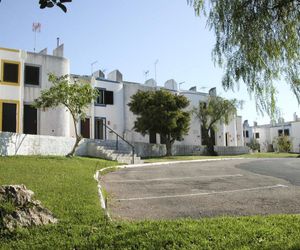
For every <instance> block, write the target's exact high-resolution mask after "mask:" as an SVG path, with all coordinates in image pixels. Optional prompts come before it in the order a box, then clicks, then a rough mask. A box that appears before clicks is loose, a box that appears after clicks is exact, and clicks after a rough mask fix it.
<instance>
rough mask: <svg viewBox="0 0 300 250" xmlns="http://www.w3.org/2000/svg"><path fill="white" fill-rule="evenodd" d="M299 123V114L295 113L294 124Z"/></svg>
mask: <svg viewBox="0 0 300 250" xmlns="http://www.w3.org/2000/svg"><path fill="white" fill-rule="evenodd" d="M297 121H298V116H297V113H296V112H295V113H294V122H297Z"/></svg>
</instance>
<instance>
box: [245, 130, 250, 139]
mask: <svg viewBox="0 0 300 250" xmlns="http://www.w3.org/2000/svg"><path fill="white" fill-rule="evenodd" d="M246 138H249V131H248V130H246Z"/></svg>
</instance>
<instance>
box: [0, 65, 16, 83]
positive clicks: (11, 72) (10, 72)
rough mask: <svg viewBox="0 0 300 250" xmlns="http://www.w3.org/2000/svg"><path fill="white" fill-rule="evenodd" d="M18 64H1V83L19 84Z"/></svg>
mask: <svg viewBox="0 0 300 250" xmlns="http://www.w3.org/2000/svg"><path fill="white" fill-rule="evenodd" d="M19 67H20V65H19V63H13V62H3V79H2V80H3V82H6V83H14V84H18V83H19Z"/></svg>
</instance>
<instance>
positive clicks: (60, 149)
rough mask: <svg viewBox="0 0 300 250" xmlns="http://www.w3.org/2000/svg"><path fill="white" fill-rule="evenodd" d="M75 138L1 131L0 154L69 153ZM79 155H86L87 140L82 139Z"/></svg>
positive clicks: (58, 154) (78, 150)
mask: <svg viewBox="0 0 300 250" xmlns="http://www.w3.org/2000/svg"><path fill="white" fill-rule="evenodd" d="M74 143H75V138H68V137H56V136H44V135H25V134H15V133H9V132H2V133H0V155H2V156H8V155H56V156H63V155H67V154H68V153H69V152H70V151H71V149H72V147H73V145H74ZM76 154H77V155H86V141H85V140H82V141H81V143H80V145H79V147H78V149H77V150H76Z"/></svg>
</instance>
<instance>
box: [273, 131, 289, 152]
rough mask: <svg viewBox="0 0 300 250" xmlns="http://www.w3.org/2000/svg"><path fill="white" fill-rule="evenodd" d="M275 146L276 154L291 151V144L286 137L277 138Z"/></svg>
mask: <svg viewBox="0 0 300 250" xmlns="http://www.w3.org/2000/svg"><path fill="white" fill-rule="evenodd" d="M275 144H276V148H277V151H278V152H290V151H291V149H292V142H291V140H290V138H289V137H288V136H286V135H281V136H278V137H277V138H276V139H275Z"/></svg>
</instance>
